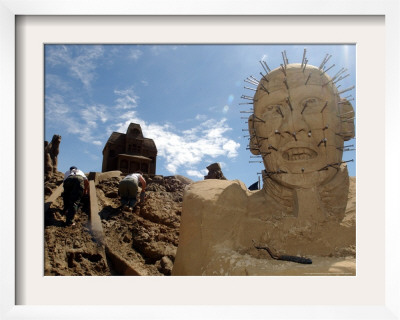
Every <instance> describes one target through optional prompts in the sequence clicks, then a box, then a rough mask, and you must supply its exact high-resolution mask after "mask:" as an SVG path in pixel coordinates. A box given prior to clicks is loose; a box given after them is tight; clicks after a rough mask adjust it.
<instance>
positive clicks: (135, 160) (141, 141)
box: [101, 123, 157, 175]
mask: <svg viewBox="0 0 400 320" xmlns="http://www.w3.org/2000/svg"><path fill="white" fill-rule="evenodd" d="M156 163H157V147H156V144H155V143H154V140H153V139H149V138H145V137H144V136H143V133H142V128H141V127H140V124H137V123H130V124H129V127H128V129H127V131H126V134H125V133H120V132H113V133H112V134H111V135H110V137H109V138H108V140H107V143H106V145H105V146H104V149H103V165H102V170H101V171H102V172H106V171H113V170H120V171H121V172H123V173H125V174H126V173H132V172H136V171H138V170H140V171H142V172H143V173H145V174H149V175H154V174H155V173H156Z"/></svg>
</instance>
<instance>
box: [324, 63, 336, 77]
mask: <svg viewBox="0 0 400 320" xmlns="http://www.w3.org/2000/svg"><path fill="white" fill-rule="evenodd" d="M334 66H335V64H333V65H331V66H330V67H329V68H328V69H325V70H324V72H322V73H321V76H322V75H323V74H324V73H327V72H328V71H329V70H331V69H332V68H333V67H334Z"/></svg>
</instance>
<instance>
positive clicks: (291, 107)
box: [286, 97, 293, 111]
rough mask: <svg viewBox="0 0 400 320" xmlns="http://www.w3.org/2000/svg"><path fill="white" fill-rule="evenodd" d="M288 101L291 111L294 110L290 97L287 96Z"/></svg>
mask: <svg viewBox="0 0 400 320" xmlns="http://www.w3.org/2000/svg"><path fill="white" fill-rule="evenodd" d="M286 103H287V104H288V105H289V108H290V111H293V107H292V104H291V103H290V98H289V97H287V98H286Z"/></svg>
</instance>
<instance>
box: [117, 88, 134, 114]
mask: <svg viewBox="0 0 400 320" xmlns="http://www.w3.org/2000/svg"><path fill="white" fill-rule="evenodd" d="M114 94H115V95H117V96H118V98H117V99H116V100H115V102H116V105H115V107H116V108H117V109H123V110H129V109H133V108H136V107H137V104H138V100H139V97H138V96H137V95H136V94H135V92H134V91H133V88H129V89H125V90H114Z"/></svg>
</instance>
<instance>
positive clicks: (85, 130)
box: [47, 88, 240, 176]
mask: <svg viewBox="0 0 400 320" xmlns="http://www.w3.org/2000/svg"><path fill="white" fill-rule="evenodd" d="M114 94H115V96H116V99H115V104H114V105H111V106H109V107H108V106H105V105H90V106H86V107H84V108H81V111H80V112H78V113H74V114H71V113H69V116H68V117H63V119H62V121H61V123H62V125H64V126H66V127H67V132H68V133H71V134H75V135H77V136H79V139H80V140H81V141H84V142H87V143H91V144H94V145H96V146H101V145H103V144H104V141H105V140H106V139H107V138H108V136H109V135H110V134H111V132H112V131H116V132H122V133H125V132H126V130H127V128H128V126H129V124H130V123H131V122H134V123H138V124H140V126H141V127H142V130H143V134H144V136H145V137H147V138H151V139H153V140H154V141H155V143H156V146H157V150H158V156H159V157H162V158H164V159H165V163H166V165H165V169H166V170H168V171H169V172H170V173H172V174H176V173H178V172H182V170H186V171H188V170H192V171H191V172H192V173H193V174H194V175H193V176H196V175H197V176H199V175H200V174H201V171H198V170H197V171H196V169H195V168H196V166H197V165H198V164H201V163H203V162H206V163H205V164H207V163H208V160H209V159H215V158H217V157H227V158H234V157H236V156H237V155H238V148H239V147H240V144H239V143H237V142H235V141H234V140H232V139H231V138H229V137H228V132H230V131H231V130H232V129H231V128H230V127H229V126H228V124H227V120H226V119H222V120H216V119H208V120H205V121H202V122H200V123H199V124H198V125H197V126H194V127H193V128H191V129H189V130H179V129H178V128H175V127H174V126H173V125H172V124H169V123H164V124H157V123H151V122H146V121H144V120H143V119H141V118H140V117H139V116H138V115H137V110H133V108H136V107H137V101H138V100H139V97H138V96H136V94H135V92H134V90H133V89H132V88H128V89H125V90H114ZM47 100H48V101H49V102H50V103H51V104H52V106H53V107H51V108H50V109H51V110H52V112H53V115H54V113H57V115H64V114H65V115H66V114H67V113H68V112H69V110H68V108H67V107H66V105H65V104H64V101H63V98H62V97H61V96H56V95H54V96H51V97H48V99H47ZM54 105H55V106H57V107H54ZM116 109H117V110H123V112H120V111H118V112H116ZM57 110H58V111H57ZM116 113H117V116H116V115H115V114H116ZM50 115H51V114H50ZM47 116H49V115H47ZM54 116H56V115H54ZM79 116H80V118H78V117H79ZM197 118H198V119H205V118H204V116H202V115H198V117H197ZM99 123H104V124H105V125H106V126H107V130H105V131H104V130H103V131H102V132H99V127H100V125H99ZM102 138H104V141H103V142H102V141H101V139H102ZM202 166H203V164H202ZM204 166H205V165H204ZM196 172H197V173H196ZM205 174H206V173H205ZM201 175H202V176H204V174H201Z"/></svg>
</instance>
